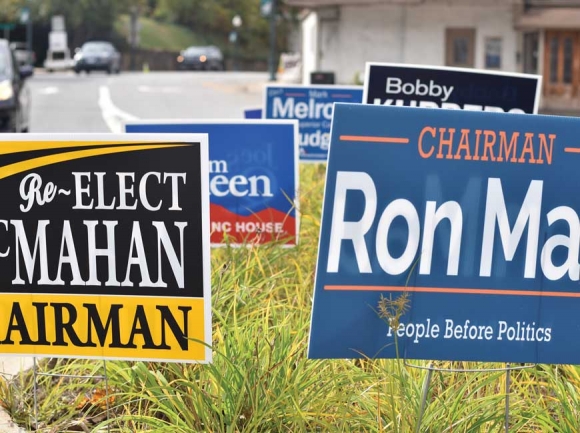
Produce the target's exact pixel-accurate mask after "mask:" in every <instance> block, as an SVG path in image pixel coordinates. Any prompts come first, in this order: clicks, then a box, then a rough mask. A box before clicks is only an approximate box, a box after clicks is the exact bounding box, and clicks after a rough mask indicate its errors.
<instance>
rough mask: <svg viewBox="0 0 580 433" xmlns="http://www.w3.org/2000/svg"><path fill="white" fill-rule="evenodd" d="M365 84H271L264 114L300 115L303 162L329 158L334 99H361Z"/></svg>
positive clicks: (289, 117) (267, 89) (353, 101)
mask: <svg viewBox="0 0 580 433" xmlns="http://www.w3.org/2000/svg"><path fill="white" fill-rule="evenodd" d="M362 93H363V89H362V86H331V85H311V86H310V85H309V86H302V85H294V86H279V85H268V86H266V91H265V93H264V97H265V102H264V107H265V108H264V117H265V118H267V119H298V121H299V136H300V138H299V146H300V161H301V162H326V161H327V159H328V145H329V144H330V126H331V121H332V107H333V104H334V103H335V102H350V103H360V102H362Z"/></svg>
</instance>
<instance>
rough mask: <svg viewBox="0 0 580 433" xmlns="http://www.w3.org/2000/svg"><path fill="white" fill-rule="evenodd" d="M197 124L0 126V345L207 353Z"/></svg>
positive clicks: (41, 352) (204, 201)
mask: <svg viewBox="0 0 580 433" xmlns="http://www.w3.org/2000/svg"><path fill="white" fill-rule="evenodd" d="M207 165H208V151H207V136H206V135H199V134H198V135H193V134H188V135H184V134H181V135H179V134H173V135H168V134H165V135H154V136H151V135H147V136H144V135H141V134H135V135H134V136H130V137H129V136H127V135H120V134H26V135H21V134H3V135H2V137H0V190H1V191H2V207H1V209H0V282H1V284H0V287H1V292H0V353H2V354H20V355H28V356H45V357H73V358H95V359H127V360H147V361H167V362H194V361H197V362H201V363H208V362H211V355H212V354H211V349H209V348H208V347H207V346H206V345H211V307H210V299H211V293H210V270H209V253H210V247H209V235H208V233H209V203H208V201H209V200H208V188H209V187H208V183H209V182H208V170H207Z"/></svg>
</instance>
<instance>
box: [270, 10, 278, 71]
mask: <svg viewBox="0 0 580 433" xmlns="http://www.w3.org/2000/svg"><path fill="white" fill-rule="evenodd" d="M271 1H272V7H271V9H270V56H269V59H268V60H269V61H268V67H269V70H270V81H276V66H277V65H276V2H277V0H271Z"/></svg>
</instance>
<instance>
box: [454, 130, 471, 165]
mask: <svg viewBox="0 0 580 433" xmlns="http://www.w3.org/2000/svg"><path fill="white" fill-rule="evenodd" d="M462 150H464V151H465V158H464V159H466V160H467V161H469V160H471V151H470V149H469V129H462V130H461V139H460V140H459V146H458V147H457V152H455V156H454V158H455V159H461V151H462Z"/></svg>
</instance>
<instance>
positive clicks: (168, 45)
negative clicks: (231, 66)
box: [115, 15, 223, 51]
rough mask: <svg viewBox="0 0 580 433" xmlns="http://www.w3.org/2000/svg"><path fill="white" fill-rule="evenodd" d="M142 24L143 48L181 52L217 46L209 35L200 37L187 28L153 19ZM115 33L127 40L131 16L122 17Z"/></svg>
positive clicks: (145, 20)
mask: <svg viewBox="0 0 580 433" xmlns="http://www.w3.org/2000/svg"><path fill="white" fill-rule="evenodd" d="M139 22H140V23H141V43H140V46H141V48H145V49H155V50H167V51H180V50H183V49H185V48H186V47H188V46H190V45H206V44H216V45H218V46H220V45H223V43H217V42H218V41H216V40H215V39H216V38H212V37H211V36H207V35H199V34H196V33H194V32H192V31H191V30H190V29H188V28H187V27H184V26H181V25H177V24H169V23H162V22H159V21H155V20H153V19H151V18H144V17H142V18H140V20H139ZM115 31H116V32H117V33H118V34H120V35H122V36H123V37H124V38H125V39H126V38H127V36H128V34H129V16H128V15H121V16H120V17H119V18H118V19H117V21H116V22H115Z"/></svg>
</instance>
